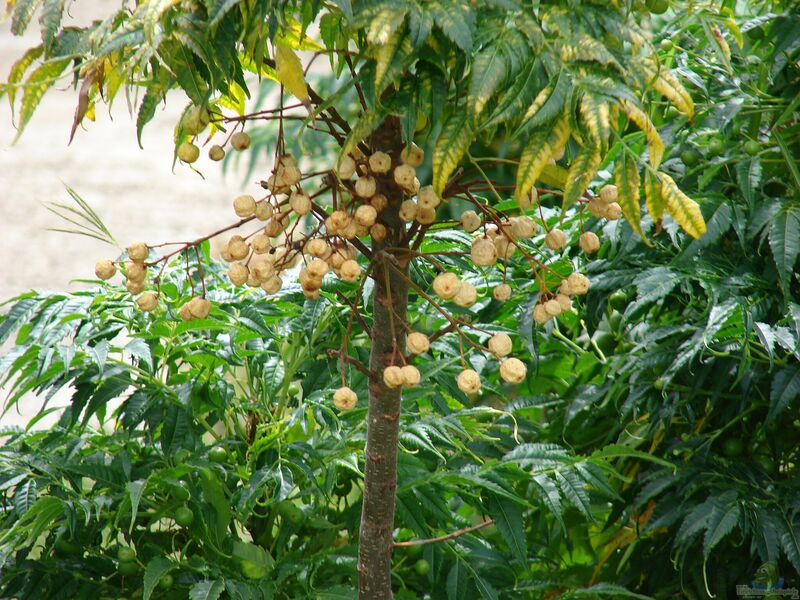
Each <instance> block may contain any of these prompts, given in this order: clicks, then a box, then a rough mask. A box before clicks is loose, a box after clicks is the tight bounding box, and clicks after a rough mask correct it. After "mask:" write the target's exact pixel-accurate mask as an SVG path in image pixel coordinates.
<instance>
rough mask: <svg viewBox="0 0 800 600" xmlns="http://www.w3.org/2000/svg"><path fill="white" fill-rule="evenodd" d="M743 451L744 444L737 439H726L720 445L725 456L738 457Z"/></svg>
mask: <svg viewBox="0 0 800 600" xmlns="http://www.w3.org/2000/svg"><path fill="white" fill-rule="evenodd" d="M743 451H744V444H743V443H742V440H740V439H738V438H728V439H727V440H725V441H724V442H723V443H722V453H723V454H724V455H725V456H730V457H734V456H740V455H741V454H742V452H743Z"/></svg>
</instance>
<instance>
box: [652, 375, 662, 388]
mask: <svg viewBox="0 0 800 600" xmlns="http://www.w3.org/2000/svg"><path fill="white" fill-rule="evenodd" d="M653 387H654V388H656V389H657V390H658V391H661V390H663V389H664V380H663V379H661V377H659V378H658V379H656V380H655V381H654V382H653Z"/></svg>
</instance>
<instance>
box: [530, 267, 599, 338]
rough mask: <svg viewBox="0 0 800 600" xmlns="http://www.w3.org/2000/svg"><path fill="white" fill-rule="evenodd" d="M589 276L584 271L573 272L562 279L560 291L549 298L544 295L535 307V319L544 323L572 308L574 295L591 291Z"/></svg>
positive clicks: (581, 294) (541, 323)
mask: <svg viewBox="0 0 800 600" xmlns="http://www.w3.org/2000/svg"><path fill="white" fill-rule="evenodd" d="M589 285H590V282H589V278H588V277H586V275H584V274H583V273H572V274H570V275H569V277H567V278H566V279H564V280H562V281H561V286H560V287H559V288H558V293H557V294H555V295H554V296H553V295H550V297H549V299H545V298H546V296H542V301H541V302H539V303H538V304H537V305H536V306H535V307H534V309H533V320H534V321H536V322H537V323H539V324H540V325H543V324H545V323H547V322H548V321H549V320H550V319H552V318H553V317H557V316H558V315H560V314H561V313H565V312H569V311H570V310H572V297H573V296H583V295H585V294H586V293H587V292H588V291H589Z"/></svg>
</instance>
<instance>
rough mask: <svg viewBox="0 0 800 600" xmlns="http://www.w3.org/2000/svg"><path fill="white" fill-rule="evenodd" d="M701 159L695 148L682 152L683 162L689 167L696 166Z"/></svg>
mask: <svg viewBox="0 0 800 600" xmlns="http://www.w3.org/2000/svg"><path fill="white" fill-rule="evenodd" d="M699 161H700V157H699V156H698V155H697V152H695V151H694V150H684V151H683V152H681V162H682V163H683V164H685V165H686V166H687V167H694V166H695V165H696V164H697V163H698V162H699Z"/></svg>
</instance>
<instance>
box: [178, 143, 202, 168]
mask: <svg viewBox="0 0 800 600" xmlns="http://www.w3.org/2000/svg"><path fill="white" fill-rule="evenodd" d="M178 158H180V159H181V160H182V161H183V162H185V163H193V162H195V161H196V160H197V159H198V158H200V148H198V147H197V146H195V145H194V144H192V143H191V142H183V143H182V144H181V145H180V146H178Z"/></svg>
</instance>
